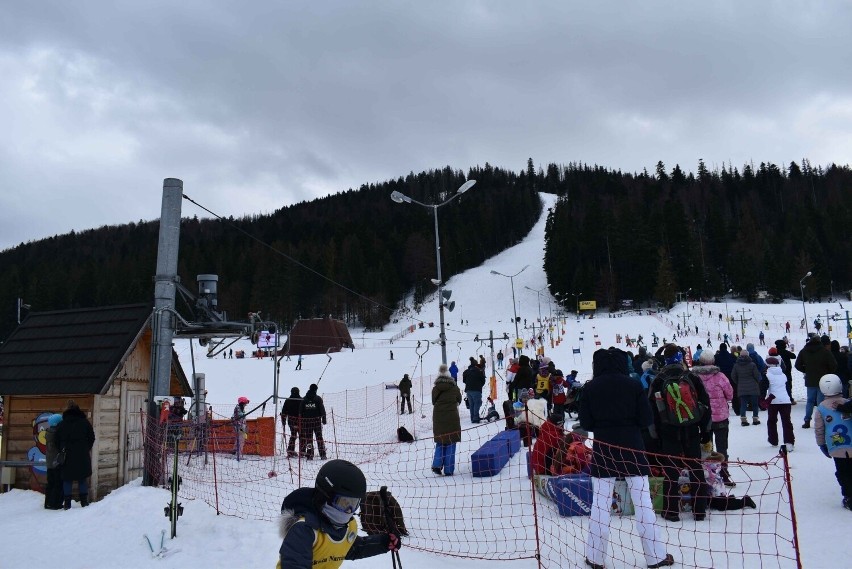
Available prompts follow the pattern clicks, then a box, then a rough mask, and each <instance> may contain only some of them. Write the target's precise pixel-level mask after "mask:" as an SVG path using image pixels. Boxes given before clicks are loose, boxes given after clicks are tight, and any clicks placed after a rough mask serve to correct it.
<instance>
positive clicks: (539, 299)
mask: <svg viewBox="0 0 852 569" xmlns="http://www.w3.org/2000/svg"><path fill="white" fill-rule="evenodd" d="M524 288H525V289H527V290H531V291H533V292H534V293H536V294H537V295H538V321H539V322H541V291H543V290H544V289H546V288H547V285H545V286H543V287H541V288H540V289H538V290H536V289H534V288H532V287H528V286H525V287H524Z"/></svg>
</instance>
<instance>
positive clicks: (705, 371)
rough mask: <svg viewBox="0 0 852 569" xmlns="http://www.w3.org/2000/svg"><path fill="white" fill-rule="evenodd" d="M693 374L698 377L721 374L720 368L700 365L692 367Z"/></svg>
mask: <svg viewBox="0 0 852 569" xmlns="http://www.w3.org/2000/svg"><path fill="white" fill-rule="evenodd" d="M692 372H693V373H697V374H698V375H713V374H714V373H718V372H719V366H715V365H698V366H693V367H692Z"/></svg>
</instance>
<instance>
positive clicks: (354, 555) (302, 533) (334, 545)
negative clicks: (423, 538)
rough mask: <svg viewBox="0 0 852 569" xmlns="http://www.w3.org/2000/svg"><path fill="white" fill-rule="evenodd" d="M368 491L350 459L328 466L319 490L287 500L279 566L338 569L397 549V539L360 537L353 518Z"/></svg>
mask: <svg viewBox="0 0 852 569" xmlns="http://www.w3.org/2000/svg"><path fill="white" fill-rule="evenodd" d="M366 493H367V480H366V478H364V474H363V473H362V472H361V470H360V469H359V468H358V467H357V466H355V465H354V464H352V463H351V462H347V461H345V460H331V461H329V462H327V463H326V464H324V465H323V467H322V468H320V470H319V472H318V473H317V480H316V487H315V488H299V489H297V490H294V491H293V492H291V493H290V494H289V495H287V497H286V498H284V503H283V504H282V505H281V537H282V538H283V541H282V542H281V548H280V549H279V550H278V556H279V557H278V564H277V566H276V567H277V568H278V569H337V568H338V567H340V565H341V564H342V563H343V562H344V561H345V560H347V559H363V558H364V557H372V556H373V555H379V554H381V553H387V552H388V551H398V550H399V548H400V545H401V544H400V540H399V536H397V535H394V534H392V533H387V534H378V535H371V536H359V535H358V523H357V522H356V521H355V518H354V517H353V516H354V514H355V512H356V511H357V510H358V507H359V506H360V504H361V501H362V500H363V499H364V496H365V494H366Z"/></svg>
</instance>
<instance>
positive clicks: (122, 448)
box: [0, 304, 192, 499]
mask: <svg viewBox="0 0 852 569" xmlns="http://www.w3.org/2000/svg"><path fill="white" fill-rule="evenodd" d="M151 314H152V307H151V305H149V304H138V305H127V306H109V307H101V308H85V309H79V310H64V311H54V312H33V313H30V315H29V316H28V317H27V318H26V320H24V321H23V322H22V323H21V324H20V325H19V326H18V327H17V328H16V329H15V331H14V332H12V334H11V335H10V336H9V338H8V339H7V340H6V341H5V342H4V343H3V345H2V346H0V395H3V396H4V399H5V403H6V422H5V427H4V432H3V439H2V444H0V459H2V460H16V461H35V462H38V461H39V460H44V452H45V436H44V430H46V429H47V418H48V417H49V416H50V415H51V414H53V413H62V411H63V410H64V409H65V407H66V403H67V401H68V399H73V400H74V401H76V402H77V404H78V405H79V406H80V409H82V410H83V412H84V413H85V414H86V416H87V417H88V419H89V421H90V422H91V423H92V426H93V427H94V429H95V438H96V440H95V446H94V448H93V449H92V478H91V483H90V486H89V487H90V489H91V490H90V499H98V498H99V497H102V496H104V495H106V494H107V493H109V492H110V491H112V490H114V489H115V488H117V487H119V486H121V485H123V484H125V483H127V482H129V481H131V480H133V479H135V478H136V477H137V476H141V475H142V469H143V464H142V458H143V446H142V445H143V440H142V411H143V410H144V408H145V401H146V400H147V399H148V384H149V381H150V375H151V326H150V322H149V319H150V317H151ZM169 393H170V395H180V396H189V395H191V394H192V391H191V389H190V386H189V382H188V381H187V378H186V375H185V374H184V372H183V369H182V368H181V366H180V363H179V362H178V358H177V355H176V354H174V352H173V353H172V372H171V382H170V391H169ZM46 474H47V471H46V467H45V466H43V465H36V466H30V467H19V468H17V469H15V471H14V475H15V476H14V478H15V481H14V485H15V486H16V487H18V488H33V489H39V490H41V489H42V488H43V486H44V484H45V482H46V478H47V476H46Z"/></svg>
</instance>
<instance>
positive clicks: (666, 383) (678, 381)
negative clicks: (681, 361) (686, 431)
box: [654, 365, 707, 427]
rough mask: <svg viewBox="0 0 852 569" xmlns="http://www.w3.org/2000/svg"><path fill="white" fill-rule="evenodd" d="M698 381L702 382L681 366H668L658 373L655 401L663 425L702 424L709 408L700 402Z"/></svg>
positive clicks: (685, 425) (686, 425)
mask: <svg viewBox="0 0 852 569" xmlns="http://www.w3.org/2000/svg"><path fill="white" fill-rule="evenodd" d="M696 381H701V380H700V379H699V378H697V377H696V376H695V375H694V374H693V373H692V372H690V371H689V370H686V369H683V368H682V367H681V366H679V365H670V366H666V367H664V368H663V369H661V370H660V371H659V372H658V373H657V378H656V379H655V383H657V387H658V390H657V391H655V392H654V401H655V403H656V405H657V411H658V412H659V415H660V421H661V422H662V423H664V424H667V425H674V426H676V427H688V426H690V425H697V424H699V423H701V421H702V420H703V419H704V417H705V415H706V413H707V406H706V405H705V404H704V403H701V402H700V401H699V400H698V391H697V390H696V389H695V382H696Z"/></svg>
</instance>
